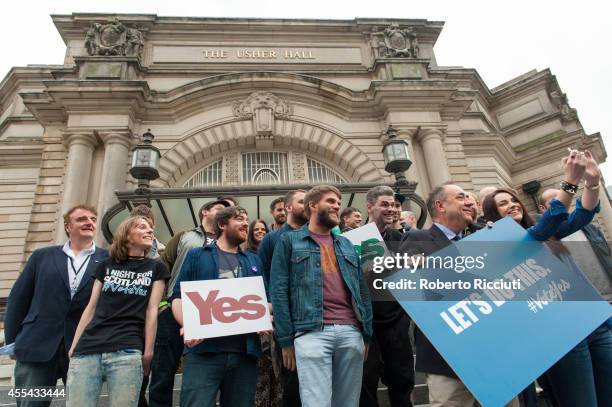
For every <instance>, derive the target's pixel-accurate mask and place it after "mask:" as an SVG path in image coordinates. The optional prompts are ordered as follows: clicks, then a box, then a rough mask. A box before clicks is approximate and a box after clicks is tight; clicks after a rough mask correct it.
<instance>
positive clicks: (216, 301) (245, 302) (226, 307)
mask: <svg viewBox="0 0 612 407" xmlns="http://www.w3.org/2000/svg"><path fill="white" fill-rule="evenodd" d="M185 294H186V295H187V297H189V299H190V300H191V302H193V304H194V305H195V306H196V308H197V309H198V312H199V314H200V325H210V324H212V323H213V321H212V319H213V318H214V319H216V320H217V321H219V322H221V323H225V324H229V323H232V322H236V321H238V320H239V319H240V318H244V319H247V320H254V319H259V318H261V317H263V316H264V315H265V314H266V307H265V305H263V304H259V303H257V301H261V300H262V298H261V297H260V296H258V295H253V294H250V295H245V296H244V297H242V298H240V299H239V300H237V299H235V298H232V297H220V298H217V295H219V290H212V291H210V292H209V293H208V296H207V297H206V299H203V298H202V296H201V295H200V293H198V292H197V291H193V292H187V293H185ZM239 311H247V312H239Z"/></svg>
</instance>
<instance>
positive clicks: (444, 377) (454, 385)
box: [400, 183, 519, 407]
mask: <svg viewBox="0 0 612 407" xmlns="http://www.w3.org/2000/svg"><path fill="white" fill-rule="evenodd" d="M474 204H475V201H474V200H473V199H470V197H469V196H468V194H467V193H466V192H465V191H464V190H463V189H462V188H461V187H459V186H457V185H453V184H450V183H449V184H444V185H441V186H437V187H435V188H434V189H433V190H432V191H431V192H430V194H429V196H428V197H427V211H428V212H429V214H430V215H431V218H432V220H433V225H432V226H431V228H429V229H426V230H411V231H410V232H408V233H406V234H404V236H403V238H402V245H401V247H400V252H401V253H407V254H408V255H409V256H411V255H419V254H421V253H423V254H424V255H425V256H428V255H430V254H432V253H434V252H437V251H438V250H440V249H443V248H444V247H446V246H448V245H450V244H452V243H453V242H456V241H458V240H460V239H462V238H463V237H464V230H465V229H466V228H467V227H468V225H469V224H471V223H472V222H473V220H474V215H475V213H474ZM415 344H416V367H415V369H416V370H417V371H419V372H423V373H426V375H427V387H428V390H429V402H430V403H431V405H432V406H461V407H463V406H465V407H468V406H470V407H471V406H473V405H474V402H475V399H474V396H473V395H472V394H471V393H470V391H469V390H468V389H467V387H465V385H464V384H463V383H462V382H461V380H459V378H458V377H457V375H456V374H455V372H454V371H453V369H451V367H450V366H449V365H448V364H447V363H446V361H445V360H444V359H443V358H442V356H441V355H440V354H439V353H438V351H437V350H436V348H434V346H433V345H432V344H431V342H429V340H428V339H427V338H426V337H425V335H423V333H422V332H421V330H420V329H418V328H417V329H416V330H415ZM518 405H519V404H518V399H517V398H514V399H513V400H512V401H511V402H510V403H509V404H508V406H513V407H518Z"/></svg>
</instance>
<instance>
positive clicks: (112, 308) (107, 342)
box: [74, 258, 170, 355]
mask: <svg viewBox="0 0 612 407" xmlns="http://www.w3.org/2000/svg"><path fill="white" fill-rule="evenodd" d="M93 277H94V278H95V279H96V280H99V281H100V282H102V291H101V292H100V298H99V299H98V305H97V306H96V311H95V313H94V316H93V318H92V320H91V322H90V323H89V325H87V327H86V328H85V331H84V332H83V335H81V339H80V340H79V343H78V344H77V346H76V348H75V350H74V353H75V354H80V355H86V354H92V353H103V352H115V351H118V350H122V349H139V350H141V351H142V350H143V349H144V326H145V319H146V312H147V305H148V304H149V297H150V296H151V290H152V287H153V282H154V281H157V280H167V279H169V278H170V273H169V272H168V268H167V267H166V266H165V265H164V263H162V262H161V261H159V260H155V259H148V258H129V259H128V260H127V261H125V262H124V263H120V264H117V263H115V261H113V260H112V259H110V258H108V259H106V260H104V261H103V262H101V263H100V264H99V266H98V268H97V269H96V270H95V271H94V275H93Z"/></svg>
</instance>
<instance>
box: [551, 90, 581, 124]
mask: <svg viewBox="0 0 612 407" xmlns="http://www.w3.org/2000/svg"><path fill="white" fill-rule="evenodd" d="M549 96H550V100H551V102H552V104H553V105H555V107H557V109H559V112H560V113H561V121H562V122H563V123H568V122H571V121H574V120H578V111H577V110H576V109H574V108H573V107H570V105H569V103H568V101H567V96H566V95H565V93H562V92H561V90H560V89H558V88H552V89H550V91H549Z"/></svg>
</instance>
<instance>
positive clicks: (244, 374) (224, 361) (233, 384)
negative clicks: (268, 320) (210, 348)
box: [181, 352, 257, 407]
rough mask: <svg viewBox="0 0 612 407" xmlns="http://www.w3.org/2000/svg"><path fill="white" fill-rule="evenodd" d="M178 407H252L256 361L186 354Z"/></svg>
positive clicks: (243, 356)
mask: <svg viewBox="0 0 612 407" xmlns="http://www.w3.org/2000/svg"><path fill="white" fill-rule="evenodd" d="M183 362H184V364H183V384H182V386H181V406H184V407H191V406H198V407H214V406H215V401H216V397H217V392H218V391H219V390H221V406H225V407H252V406H253V404H254V403H255V390H256V388H257V358H256V357H254V356H250V355H247V354H245V353H229V352H227V353H225V352H221V353H188V354H186V355H185V358H184V360H183Z"/></svg>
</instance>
